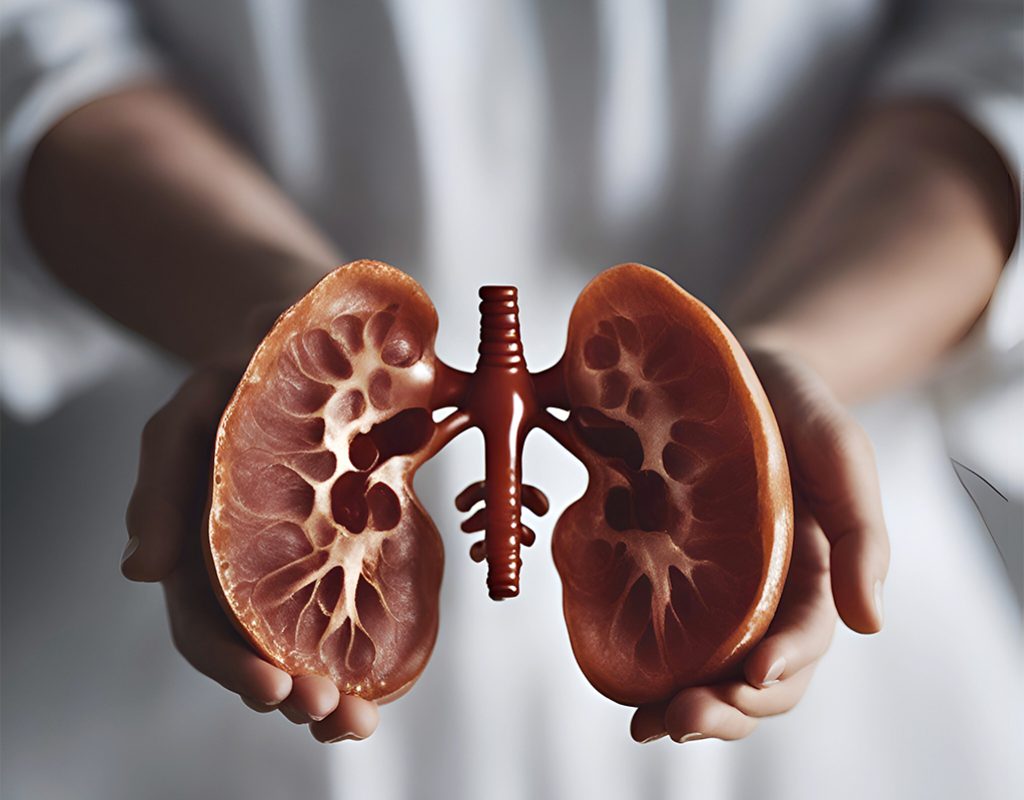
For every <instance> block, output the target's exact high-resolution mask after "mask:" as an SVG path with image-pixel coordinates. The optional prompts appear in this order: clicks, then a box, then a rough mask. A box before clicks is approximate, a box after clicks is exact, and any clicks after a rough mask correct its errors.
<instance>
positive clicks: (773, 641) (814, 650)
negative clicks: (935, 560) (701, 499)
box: [630, 346, 889, 742]
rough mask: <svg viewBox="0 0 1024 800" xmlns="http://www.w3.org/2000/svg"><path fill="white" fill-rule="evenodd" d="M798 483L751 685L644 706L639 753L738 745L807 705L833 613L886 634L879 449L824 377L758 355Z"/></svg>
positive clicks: (690, 692)
mask: <svg viewBox="0 0 1024 800" xmlns="http://www.w3.org/2000/svg"><path fill="white" fill-rule="evenodd" d="M748 355H749V357H750V360H751V363H752V364H753V365H754V368H755V370H756V371H757V373H758V376H759V377H760V379H761V382H762V384H763V386H764V389H765V392H766V393H767V395H768V399H769V400H770V401H771V405H772V409H773V410H774V412H775V417H776V419H777V420H778V423H779V429H780V431H781V433H782V440H783V442H784V444H785V446H786V455H787V458H788V459H789V467H790V475H791V478H792V483H793V499H794V505H795V509H794V510H795V522H794V530H793V555H792V560H791V562H790V567H789V574H788V576H787V578H786V585H785V588H784V590H783V593H782V598H781V600H780V602H779V607H778V610H777V611H776V614H775V618H774V619H773V620H772V623H771V625H770V626H769V628H768V631H767V633H766V634H765V636H764V638H763V639H762V640H761V641H760V642H759V643H758V644H757V645H756V646H755V647H754V649H753V650H751V651H750V654H749V655H748V656H747V658H746V660H745V662H744V664H743V673H744V677H745V679H746V680H745V681H744V680H734V681H730V682H726V683H718V684H713V685H708V686H693V687H689V688H686V689H683V690H682V691H680V692H679V693H678V694H676V695H675V697H672V698H670V699H669V700H667V701H663V702H660V703H652V704H650V705H646V706H641V707H640V708H638V709H637V711H636V713H635V714H634V715H633V721H632V724H631V726H630V731H631V733H632V736H633V738H634V739H635V740H636V741H638V742H649V741H653V740H655V739H659V738H661V737H663V736H666V735H668V736H670V737H671V738H672V739H673V740H675V741H677V742H688V741H693V740H696V739H710V738H715V739H742V738H743V737H745V736H747V735H748V734H750V733H751V732H752V731H753V730H754V728H756V727H757V723H758V721H759V720H760V719H761V718H762V717H769V716H774V715H775V714H783V713H785V712H786V711H789V710H790V709H791V708H793V707H794V706H795V705H796V704H797V703H798V702H800V698H801V697H803V694H804V692H805V691H806V690H807V686H808V685H809V683H810V680H811V677H812V676H813V674H814V670H815V667H816V666H817V663H818V661H819V659H821V657H822V656H823V655H824V654H825V652H826V651H827V650H828V647H829V644H830V643H831V641H832V634H833V631H834V630H835V625H836V619H837V612H838V616H839V617H841V618H842V620H843V622H844V623H845V624H846V626H847V627H848V628H850V629H851V630H854V631H857V632H858V633H876V632H877V631H879V630H880V629H881V627H882V581H883V580H884V579H885V575H886V572H887V570H888V567H889V539H888V535H887V533H886V529H885V521H884V519H883V517H882V502H881V496H880V492H879V487H878V476H877V474H876V470H875V463H874V455H873V452H872V447H871V443H870V442H869V440H868V438H867V434H866V433H865V432H864V430H863V429H862V428H861V427H860V426H859V425H858V424H857V423H856V422H855V421H854V419H853V417H852V416H851V415H850V413H849V412H848V411H847V410H846V409H845V408H844V407H843V406H842V404H841V403H840V402H839V400H837V399H836V397H835V395H833V393H832V392H831V391H830V389H829V388H828V386H826V384H825V383H824V381H822V379H821V378H820V377H818V375H817V374H816V373H815V372H814V371H813V370H812V369H811V368H810V367H809V366H807V365H806V364H805V363H803V362H802V361H800V360H799V359H798V358H796V357H795V356H793V355H791V354H789V353H785V352H780V351H777V350H772V349H769V348H764V349H759V348H758V347H756V346H752V347H750V348H749V349H748Z"/></svg>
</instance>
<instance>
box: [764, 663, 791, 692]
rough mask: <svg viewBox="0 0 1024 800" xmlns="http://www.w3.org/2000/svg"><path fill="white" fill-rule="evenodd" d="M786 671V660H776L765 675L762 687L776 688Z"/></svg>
mask: <svg viewBox="0 0 1024 800" xmlns="http://www.w3.org/2000/svg"><path fill="white" fill-rule="evenodd" d="M785 669H786V659H784V658H777V659H775V662H774V663H773V664H772V665H771V666H770V667H768V671H767V672H766V673H765V674H764V680H762V681H761V685H762V686H774V685H775V684H777V683H778V682H779V678H780V677H781V676H782V673H783V671H784V670H785Z"/></svg>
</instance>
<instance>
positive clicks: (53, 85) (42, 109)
mask: <svg viewBox="0 0 1024 800" xmlns="http://www.w3.org/2000/svg"><path fill="white" fill-rule="evenodd" d="M163 71H164V67H163V65H162V64H161V62H160V59H159V57H158V56H157V55H156V54H155V52H154V50H153V48H152V47H151V46H150V45H149V43H148V42H147V41H146V40H145V38H144V37H143V36H142V35H141V33H140V30H139V26H138V25H137V21H136V19H135V15H134V12H133V9H132V8H130V7H129V6H127V5H126V4H124V3H122V2H118V1H117V0H7V1H6V2H5V3H4V4H3V6H2V10H0V88H2V93H0V224H2V230H3V233H4V255H3V270H4V280H3V292H2V294H0V325H2V347H0V401H2V403H3V406H4V408H5V409H6V410H7V411H8V412H9V413H12V414H13V415H14V416H16V417H18V418H21V419H26V420H32V419H36V418H39V417H42V416H45V415H46V414H47V413H49V412H50V411H52V410H53V409H55V408H56V407H57V406H58V405H59V404H60V403H61V401H62V400H64V399H65V398H67V397H68V396H69V395H71V394H73V393H74V392H75V391H77V390H80V389H82V388H84V387H85V386H88V385H89V384H91V383H93V382H95V381H96V380H97V379H99V378H100V377H102V375H104V374H106V372H107V371H109V369H111V368H112V367H113V365H115V364H118V363H123V361H124V358H125V356H126V355H127V352H128V350H130V349H131V345H129V344H128V342H127V340H126V338H125V337H124V336H123V335H122V334H120V332H119V331H118V330H117V329H116V328H115V327H114V326H113V325H112V324H111V323H109V322H107V321H106V320H105V319H103V318H102V317H101V316H100V315H99V314H98V313H97V312H95V311H94V310H93V309H91V308H89V307H88V306H86V305H85V304H84V303H82V302H81V301H79V300H78V299H77V298H76V297H75V296H73V295H72V294H71V293H70V292H68V291H67V290H65V289H64V288H63V287H62V286H60V285H59V284H58V283H57V281H56V280H54V278H53V277H52V276H51V275H50V274H49V273H48V272H47V271H46V269H45V268H44V267H43V266H42V265H41V264H40V263H39V261H38V258H37V257H36V255H35V254H34V252H33V250H32V248H31V247H30V246H29V244H28V242H27V239H26V237H25V236H24V232H23V230H22V225H21V220H20V217H19V213H18V202H17V198H18V193H19V189H20V184H21V180H22V176H23V174H24V171H25V167H26V164H27V163H28V160H29V158H30V157H31V155H32V152H33V151H34V149H35V147H36V145H37V144H38V143H39V141H40V139H42V137H43V136H45V134H46V133H47V131H49V130H50V129H51V128H52V127H53V126H54V125H55V124H56V123H57V122H58V121H59V120H60V119H61V118H62V117H64V116H65V115H67V114H68V113H70V112H71V111H73V110H75V109H76V108H78V107H80V106H82V105H84V104H86V103H88V102H90V101H92V100H94V99H97V98H99V97H101V96H103V95H105V94H108V93H110V92H114V91H117V90H118V89H121V88H124V87H126V86H129V85H132V84H138V83H140V82H143V81H146V80H150V79H155V78H157V77H158V76H160V75H161V74H162V73H163Z"/></svg>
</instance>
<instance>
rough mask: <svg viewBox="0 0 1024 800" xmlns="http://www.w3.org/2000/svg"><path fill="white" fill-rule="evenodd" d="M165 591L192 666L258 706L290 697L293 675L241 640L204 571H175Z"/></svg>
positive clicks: (177, 640)
mask: <svg viewBox="0 0 1024 800" xmlns="http://www.w3.org/2000/svg"><path fill="white" fill-rule="evenodd" d="M196 566H197V567H198V568H199V569H201V565H196ZM164 594H165V597H166V600H167V611H168V616H169V617H170V622H171V635H172V638H173V639H174V645H175V647H177V648H178V651H179V652H180V653H181V654H182V655H183V656H184V657H185V660H187V661H188V662H189V663H190V664H191V665H192V666H193V667H195V668H196V669H197V670H199V671H200V672H202V673H203V674H204V675H206V676H208V677H210V678H212V679H213V680H215V681H216V682H217V683H219V684H220V685H221V686H223V687H224V688H225V689H227V690H229V691H232V692H235V693H236V694H239V695H241V696H242V697H244V698H247V699H249V700H251V701H252V702H254V703H256V704H259V705H263V706H277V705H278V704H279V703H281V702H282V701H283V700H284V699H285V698H287V697H288V695H289V694H290V693H291V690H292V678H291V676H290V675H288V673H287V672H285V671H284V670H280V669H278V668H277V667H275V666H273V665H272V664H269V663H267V662H266V661H264V660H263V659H262V658H260V657H259V656H258V655H256V653H254V652H253V651H252V650H251V649H250V648H249V646H248V645H247V644H246V643H245V642H244V641H242V638H241V637H240V636H239V635H238V633H237V632H236V631H235V630H234V628H232V627H231V624H230V623H229V622H228V621H227V619H226V618H225V616H224V613H223V611H222V610H221V609H220V607H219V605H218V604H217V601H216V599H215V598H214V596H213V592H212V590H211V589H210V586H209V583H208V579H207V578H206V575H205V573H203V572H194V571H193V570H191V569H189V570H186V569H179V570H176V571H175V572H174V574H172V575H171V577H169V578H168V579H167V580H165V581H164Z"/></svg>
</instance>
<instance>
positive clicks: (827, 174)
mask: <svg viewBox="0 0 1024 800" xmlns="http://www.w3.org/2000/svg"><path fill="white" fill-rule="evenodd" d="M1014 191H1015V190H1014V188H1013V183H1012V180H1011V179H1010V177H1009V174H1008V173H1007V170H1006V167H1005V165H1004V164H1003V162H1002V161H1001V159H1000V158H999V156H998V155H997V154H996V152H995V151H994V149H993V148H992V146H991V145H990V144H989V143H988V142H987V140H985V139H984V138H983V137H982V136H981V135H980V134H979V133H978V132H977V131H975V130H974V129H973V128H972V127H971V126H969V125H968V124H967V123H966V122H964V121H963V120H961V119H960V118H959V117H957V116H955V115H954V114H953V113H952V112H949V111H945V110H942V109H940V108H937V107H935V106H930V107H929V106H924V105H920V106H913V107H901V108H888V109H884V110H877V111H874V112H872V113H871V114H869V115H868V116H866V118H865V119H864V120H863V121H862V122H861V124H860V125H858V127H857V128H856V130H855V131H854V132H853V133H852V134H851V135H850V137H849V138H848V139H847V141H846V142H845V143H844V145H843V146H842V147H841V148H840V149H839V151H838V153H837V154H836V156H835V157H834V159H833V160H832V161H831V162H830V163H829V164H828V165H827V166H826V168H825V171H824V172H823V174H822V176H821V178H820V180H819V181H818V182H817V183H816V185H815V186H813V187H812V189H811V191H810V192H809V195H808V196H807V198H806V199H805V202H804V203H802V205H801V206H800V207H799V208H798V210H797V213H796V215H795V216H794V218H793V221H792V224H790V225H789V226H787V227H786V228H785V229H784V230H783V232H782V234H781V236H780V237H779V239H778V240H777V241H776V242H775V243H774V244H773V246H772V247H771V248H770V250H769V251H768V252H767V253H766V255H765V257H764V258H763V259H762V260H761V262H760V264H759V265H758V266H757V268H756V269H755V270H754V271H753V272H752V274H751V275H750V277H749V279H748V280H747V281H745V282H744V284H743V287H742V290H741V292H740V293H739V294H738V295H737V297H736V298H735V302H734V304H733V305H732V308H731V310H730V313H728V315H727V316H728V319H729V321H730V323H731V324H732V325H733V327H734V328H735V329H737V330H738V332H739V333H740V336H741V338H742V339H744V340H745V341H746V342H748V343H750V344H751V345H752V346H769V347H778V348H783V349H786V350H788V351H791V352H794V353H796V354H797V355H799V356H800V357H802V358H803V359H804V360H805V361H807V362H809V363H810V364H811V366H812V367H814V368H815V369H816V371H817V372H818V373H819V374H820V375H821V376H822V377H823V378H824V379H825V381H826V383H828V384H829V385H830V386H831V388H832V389H833V390H834V391H835V392H836V393H837V394H838V395H839V396H840V397H841V398H842V399H844V400H847V401H850V400H857V399H863V398H866V397H869V396H870V395H872V394H874V393H876V392H878V391H880V390H883V389H885V388H888V387H890V386H893V385H895V384H898V383H899V382H901V381H904V380H906V379H907V378H908V377H911V376H914V375H917V374H921V373H923V372H924V371H926V370H927V369H928V368H929V367H930V366H931V365H933V364H934V362H935V361H936V360H937V358H938V357H939V356H940V355H941V354H942V353H944V352H945V351H947V350H948V349H949V348H950V347H951V346H952V345H954V344H955V343H957V342H958V341H959V340H960V339H961V338H962V337H963V336H964V335H965V334H966V332H967V331H969V330H970V328H971V326H972V325H973V324H974V322H975V321H976V320H977V319H978V317H979V315H980V314H981V312H982V311H983V310H984V308H985V306H986V304H987V303H988V300H989V298H990V297H991V295H992V291H993V289H994V287H995V284H996V281H997V280H998V278H999V275H1000V271H1001V269H1002V267H1003V264H1004V263H1005V260H1006V257H1007V255H1008V253H1009V250H1010V248H1011V247H1012V243H1013V240H1014V236H1015V231H1016V225H1017V222H1016V214H1017V209H1016V201H1015V197H1014Z"/></svg>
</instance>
